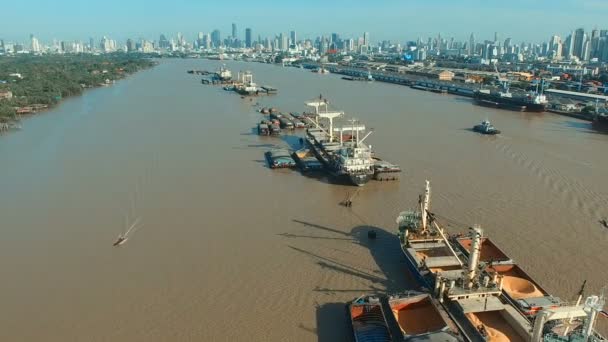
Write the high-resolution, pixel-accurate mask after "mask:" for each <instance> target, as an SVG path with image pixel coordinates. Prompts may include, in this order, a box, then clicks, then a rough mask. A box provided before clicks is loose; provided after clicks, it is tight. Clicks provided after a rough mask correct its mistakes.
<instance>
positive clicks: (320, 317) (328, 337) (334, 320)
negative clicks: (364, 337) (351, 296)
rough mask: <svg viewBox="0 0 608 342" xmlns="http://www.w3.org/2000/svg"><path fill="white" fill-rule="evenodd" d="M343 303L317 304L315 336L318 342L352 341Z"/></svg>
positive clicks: (346, 312)
mask: <svg viewBox="0 0 608 342" xmlns="http://www.w3.org/2000/svg"><path fill="white" fill-rule="evenodd" d="M348 315H349V313H348V308H347V307H346V304H345V303H325V304H322V305H317V307H316V313H315V316H316V320H317V331H316V333H317V337H318V341H319V342H334V341H349V342H350V341H354V338H353V336H352V333H351V326H350V322H349V319H348Z"/></svg>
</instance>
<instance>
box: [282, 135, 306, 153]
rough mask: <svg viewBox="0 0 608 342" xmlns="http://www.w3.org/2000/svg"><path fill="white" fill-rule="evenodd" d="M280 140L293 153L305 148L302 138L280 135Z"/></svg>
mask: <svg viewBox="0 0 608 342" xmlns="http://www.w3.org/2000/svg"><path fill="white" fill-rule="evenodd" d="M281 140H283V141H284V142H285V143H286V144H287V146H288V147H289V148H290V149H292V150H294V151H295V150H299V149H302V148H304V147H306V145H305V144H304V140H303V138H302V137H300V136H297V135H281Z"/></svg>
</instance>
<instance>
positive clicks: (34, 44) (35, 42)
mask: <svg viewBox="0 0 608 342" xmlns="http://www.w3.org/2000/svg"><path fill="white" fill-rule="evenodd" d="M30 40H31V41H32V52H40V43H39V42H38V38H36V37H34V35H33V34H30Z"/></svg>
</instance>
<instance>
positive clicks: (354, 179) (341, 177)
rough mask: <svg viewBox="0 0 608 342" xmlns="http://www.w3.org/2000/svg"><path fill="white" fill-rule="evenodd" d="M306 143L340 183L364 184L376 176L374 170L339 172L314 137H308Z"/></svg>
mask: <svg viewBox="0 0 608 342" xmlns="http://www.w3.org/2000/svg"><path fill="white" fill-rule="evenodd" d="M306 143H307V145H308V148H310V150H311V151H312V153H313V154H314V156H315V157H316V158H317V160H319V162H320V163H321V164H322V165H323V167H324V168H325V170H326V171H327V172H328V173H329V174H330V175H331V176H332V177H333V178H334V179H335V180H336V181H337V182H338V183H340V184H346V185H355V186H363V185H365V184H366V183H367V182H369V180H370V179H372V177H373V176H374V174H373V172H370V173H363V174H360V173H359V174H349V173H344V172H339V171H338V170H336V168H335V167H334V166H333V165H332V163H331V162H330V161H329V160H328V158H327V157H326V156H325V155H324V154H323V153H322V152H321V148H320V147H318V146H317V145H316V144H315V142H314V141H313V140H312V139H309V138H307V139H306Z"/></svg>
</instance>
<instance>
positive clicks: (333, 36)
mask: <svg viewBox="0 0 608 342" xmlns="http://www.w3.org/2000/svg"><path fill="white" fill-rule="evenodd" d="M339 40H340V35H339V34H337V33H332V34H331V42H332V43H337V42H338V41H339Z"/></svg>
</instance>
